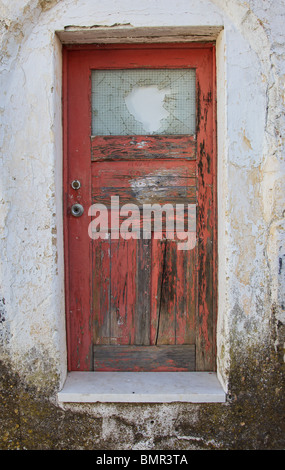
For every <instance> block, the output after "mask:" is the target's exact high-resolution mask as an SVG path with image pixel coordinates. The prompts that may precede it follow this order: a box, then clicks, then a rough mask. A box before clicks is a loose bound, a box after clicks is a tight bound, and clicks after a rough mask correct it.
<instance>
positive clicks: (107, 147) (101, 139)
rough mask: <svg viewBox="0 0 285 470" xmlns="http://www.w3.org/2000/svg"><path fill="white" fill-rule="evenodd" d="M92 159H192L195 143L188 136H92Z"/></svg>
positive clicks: (192, 138) (194, 156)
mask: <svg viewBox="0 0 285 470" xmlns="http://www.w3.org/2000/svg"><path fill="white" fill-rule="evenodd" d="M91 147H92V151H91V160H92V161H93V162H95V161H117V160H119V161H122V160H135V161H138V160H154V159H162V160H173V159H184V160H195V159H196V141H195V137H194V136H188V135H181V136H180V135H174V136H169V135H156V136H148V135H146V136H93V137H92V138H91Z"/></svg>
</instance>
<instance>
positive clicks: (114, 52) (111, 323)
mask: <svg viewBox="0 0 285 470" xmlns="http://www.w3.org/2000/svg"><path fill="white" fill-rule="evenodd" d="M63 58H64V63H63V107H64V113H63V118H64V121H63V122H64V200H63V202H64V236H65V239H64V242H65V243H64V246H65V273H66V276H65V278H66V321H67V342H68V369H69V370H92V369H93V367H94V361H93V358H92V356H93V354H94V344H95V345H98V347H99V345H101V346H100V347H103V346H104V347H105V346H106V347H107V345H109V347H110V346H111V347H115V346H116V347H119V346H120V347H124V348H125V347H126V348H129V347H134V346H140V347H143V346H144V347H150V348H151V347H158V345H160V346H159V347H164V346H165V347H178V346H180V345H181V346H183V348H186V349H187V348H188V346H191V345H192V346H191V347H194V343H195V351H196V352H195V361H196V365H195V369H196V370H211V371H213V370H215V368H216V360H215V357H216V356H215V354H216V340H215V331H216V310H217V227H216V223H217V214H216V212H217V209H216V207H217V203H216V191H217V188H216V141H215V139H216V114H215V112H216V111H215V109H216V85H215V47H214V45H212V44H208V45H205V44H196V45H195V46H193V45H186V44H177V45H173V44H164V45H158V44H157V45H151V44H148V45H134V44H133V45H131V46H128V45H122V44H117V45H115V46H114V48H112V47H111V46H110V45H109V46H105V45H101V46H90V47H86V46H85V47H81V46H76V47H74V48H72V47H71V46H68V47H64V51H63ZM164 67H165V68H188V67H190V68H195V69H196V77H197V86H196V96H197V129H196V137H195V138H194V136H190V137H189V138H187V139H185V140H183V139H181V136H179V137H178V138H177V139H176V138H174V136H163V138H161V139H155V138H153V137H154V136H148V137H147V140H146V136H137V137H136V136H130V137H129V144H127V146H128V148H129V154H127V153H126V140H124V139H123V140H122V139H121V138H119V139H117V140H116V139H115V140H114V141H113V144H114V146H111V150H110V148H109V149H107V147H108V146H109V147H110V145H109V144H110V143H111V139H110V140H108V138H106V139H105V144H106V142H109V144H108V145H107V144H106V148H105V149H103V147H102V146H103V141H102V140H100V139H99V140H98V139H97V142H96V138H95V139H94V138H92V136H91V135H90V133H91V104H90V103H91V98H90V95H91V81H90V70H92V69H96V68H98V69H120V68H130V69H131V68H164ZM150 137H151V138H150ZM142 139H143V140H142ZM163 139H164V140H163ZM90 142H91V144H90ZM145 142H146V143H145ZM130 149H131V151H130ZM179 152H180V153H179ZM187 152H188V153H187ZM104 165H106V166H104ZM112 165H117V166H116V167H115V166H114V168H113V167H112ZM124 165H125V166H124ZM135 166H136V167H137V168H136V169H135ZM95 167H97V168H96V169H95ZM186 168H187V169H186ZM161 170H163V173H162V172H161ZM100 171H101V173H100ZM150 172H154V173H155V175H154V176H158V179H157V180H156V181H157V183H156V184H153V180H152V176H151V177H150V176H149V174H150ZM99 174H100V175H99ZM167 174H168V176H167ZM139 178H141V179H142V180H145V181H144V182H145V183H146V186H145V188H146V191H143V190H142V186H140V184H138V185H137V186H136V184H135V183H136V182H138V181H139V182H140V180H139ZM73 179H79V180H80V181H81V188H80V190H79V191H74V190H72V189H71V186H70V183H71V181H72V180H73ZM130 180H132V181H133V183H134V185H133V186H131V185H130V184H129V182H130ZM117 190H119V191H121V195H122V201H121V202H135V203H138V205H139V206H140V204H142V203H144V202H146V201H147V202H151V201H158V200H159V197H158V196H159V192H160V196H161V200H162V201H163V202H169V201H172V202H173V201H174V200H175V201H176V202H177V201H180V202H186V201H187V202H192V203H195V204H197V217H198V218H197V239H198V245H197V246H196V248H195V250H191V251H190V252H183V251H181V252H179V251H177V250H175V249H174V246H175V243H177V240H176V241H175V240H172V241H171V240H167V242H166V244H165V242H163V241H161V240H158V241H157V240H156V241H155V242H154V241H153V240H151V242H150V245H149V246H148V244H146V245H144V246H142V245H140V243H139V241H138V240H131V243H129V242H130V240H128V241H125V240H123V241H121V240H112V242H111V241H110V240H109V239H108V240H91V239H90V238H89V236H88V225H89V223H90V218H89V217H88V208H89V206H90V205H91V204H92V203H94V202H96V201H99V200H100V201H101V202H104V201H105V202H106V205H108V204H107V202H108V198H109V199H110V194H114V193H115V191H117ZM112 191H114V192H113V193H112ZM116 194H117V193H116ZM100 198H101V199H100ZM75 202H80V203H81V204H83V206H84V209H85V212H84V215H83V216H82V217H80V218H79V219H76V218H74V217H72V216H71V213H70V208H71V206H72V204H74V203H75ZM140 242H141V241H140ZM129 271H130V272H129ZM112 273H113V277H112ZM115 280H116V281H115ZM149 285H150V288H149V290H148V289H147V286H149ZM140 286H142V289H141V290H140ZM148 304H150V310H149V311H147V305H148ZM126 305H128V308H127V309H126ZM167 312H168V313H167ZM167 315H168V317H167ZM140 321H141V325H142V324H146V323H147V322H148V321H150V324H149V332H147V331H146V330H145V331H144V333H143V334H141V331H140V330H139V329H137V330H136V326H135V324H136V323H137V324H139V323H140ZM170 332H171V333H170ZM148 341H149V343H150V344H149V345H146V344H145V343H147V342H148ZM136 342H139V343H143V344H140V345H136V344H135V343H136ZM166 342H167V343H170V345H169V344H165V343H166ZM114 343H115V344H114ZM186 349H185V350H186ZM150 352H151V351H150ZM134 367H135V365H134ZM195 369H192V370H195ZM158 370H159V369H158ZM172 370H174V369H172Z"/></svg>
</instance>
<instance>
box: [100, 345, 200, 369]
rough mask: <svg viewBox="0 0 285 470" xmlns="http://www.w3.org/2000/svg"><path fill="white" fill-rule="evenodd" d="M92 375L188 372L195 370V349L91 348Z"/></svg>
mask: <svg viewBox="0 0 285 470" xmlns="http://www.w3.org/2000/svg"><path fill="white" fill-rule="evenodd" d="M94 370H95V371H114V372H115V371H120V372H123V371H124V372H126V371H134V372H143V371H144V372H156V371H157V372H158V371H160V372H172V371H175V372H178V371H180V372H182V371H185V372H188V371H194V370H195V346H194V345H184V346H95V347H94Z"/></svg>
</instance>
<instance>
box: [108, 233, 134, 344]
mask: <svg viewBox="0 0 285 470" xmlns="http://www.w3.org/2000/svg"><path fill="white" fill-rule="evenodd" d="M136 244H137V241H136V240H132V239H130V240H123V239H122V238H119V239H118V240H111V253H110V272H111V292H110V322H111V335H110V343H111V344H132V343H133V342H134V325H133V321H134V312H135V306H136Z"/></svg>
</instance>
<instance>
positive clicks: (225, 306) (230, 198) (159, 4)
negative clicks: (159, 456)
mask: <svg viewBox="0 0 285 470" xmlns="http://www.w3.org/2000/svg"><path fill="white" fill-rule="evenodd" d="M0 14H1V18H2V19H1V20H0V27H1V29H0V31H1V40H2V44H1V62H0V71H1V105H0V114H1V121H2V126H1V131H0V147H1V160H0V165H1V171H0V178H1V195H0V208H1V212H0V215H1V222H0V227H1V228H0V244H1V246H0V258H1V271H0V276H1V279H0V286H1V291H0V313H1V323H0V328H1V342H2V346H3V347H2V356H3V358H9V361H10V363H11V364H12V367H14V368H15V370H17V371H19V372H20V373H21V374H22V375H23V376H25V377H26V379H27V380H28V381H29V382H32V383H35V384H36V385H38V386H39V387H41V386H43V384H44V383H45V382H46V381H48V380H50V371H51V370H52V371H53V372H54V373H56V374H58V376H59V377H60V381H61V383H62V382H63V381H64V378H65V373H66V346H65V312H64V265H63V230H62V173H61V171H62V170H61V169H62V128H61V43H60V41H59V39H58V37H57V36H56V35H55V31H56V30H64V28H65V27H66V26H68V25H76V26H86V27H87V26H92V25H95V24H96V25H100V26H112V25H114V24H117V23H118V24H121V25H124V24H125V25H132V26H133V27H146V26H155V27H156V26H191V25H192V26H205V25H208V26H223V28H224V30H223V32H221V33H220V35H219V37H218V40H217V85H218V201H219V205H218V213H219V305H218V373H219V376H220V378H221V380H222V382H223V383H224V384H225V387H226V384H227V379H228V372H229V369H230V365H231V363H230V348H231V341H233V334H234V336H235V338H237V337H238V341H239V344H240V347H241V349H243V348H244V350H246V348H247V347H250V346H255V347H256V346H258V345H259V344H260V345H264V344H265V343H266V342H267V341H268V337H269V335H270V331H271V330H270V325H271V324H272V307H273V306H275V310H274V311H275V314H274V315H275V316H276V318H277V320H280V321H281V322H283V323H284V320H285V319H284V310H282V307H281V304H282V302H283V303H284V274H283V279H282V273H284V270H283V271H282V270H281V269H280V259H282V257H283V267H284V263H285V259H284V254H285V251H284V250H285V247H284V225H285V219H284V180H285V178H284V135H285V119H284V108H285V62H284V39H285V31H284V27H283V25H284V18H285V3H284V1H283V0H274V1H273V0H267V1H262V2H261V1H260V0H249V1H248V2H242V1H239V0H227V1H223V0H200V1H197V0H176V1H167V0H157V1H155V2H154V1H153V0H145V1H144V2H141V1H139V0H106V1H104V2H99V1H97V0H80V1H77V0H61V1H55V0H50V1H44V0H42V1H37V0H31V1H27V0H1V1H0ZM128 27H130V26H128ZM282 296H283V300H282ZM1 299H2V300H1ZM276 318H275V320H276Z"/></svg>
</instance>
